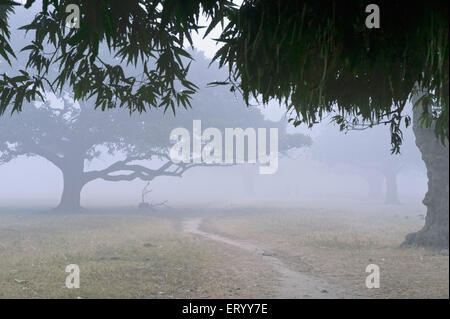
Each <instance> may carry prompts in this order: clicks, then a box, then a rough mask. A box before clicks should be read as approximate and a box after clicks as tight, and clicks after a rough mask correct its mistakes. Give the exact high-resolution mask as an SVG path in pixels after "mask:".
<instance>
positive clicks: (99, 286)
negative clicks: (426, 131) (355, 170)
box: [0, 202, 449, 298]
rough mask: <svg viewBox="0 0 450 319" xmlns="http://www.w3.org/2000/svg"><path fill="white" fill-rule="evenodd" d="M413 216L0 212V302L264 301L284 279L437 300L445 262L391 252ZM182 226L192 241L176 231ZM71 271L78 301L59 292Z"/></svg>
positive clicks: (230, 208) (413, 209) (251, 207)
mask: <svg viewBox="0 0 450 319" xmlns="http://www.w3.org/2000/svg"><path fill="white" fill-rule="evenodd" d="M421 214H423V207H421V206H420V205H400V206H398V205H396V206H385V205H361V204H357V203H350V204H349V203H346V204H333V206H330V205H325V204H321V203H289V204H286V203H283V204H282V203H279V204H278V203H273V202H272V203H259V204H256V203H235V204H226V203H215V204H213V205H205V204H198V205H193V204H179V205H173V206H172V207H171V208H170V209H165V210H161V211H158V212H149V213H145V212H139V211H138V210H137V209H134V208H123V209H118V208H115V209H88V210H86V211H85V212H83V213H81V214H78V215H75V214H71V215H64V214H57V213H46V212H40V211H32V210H26V211H25V210H11V209H2V210H0V298H273V297H280V296H284V295H280V293H279V292H280V291H281V290H282V289H281V290H280V288H283V287H282V286H283V285H285V282H284V281H283V276H284V277H285V276H286V273H288V275H296V276H297V278H298V279H299V280H301V278H306V279H307V280H309V279H311V280H313V283H314V282H320V283H321V284H323V285H327V286H326V287H332V288H327V289H326V290H327V291H321V293H322V295H323V297H324V298H326V297H328V298H329V297H333V295H334V291H333V289H334V287H336V288H337V287H339V290H336V291H339V293H338V294H336V295H338V296H339V297H346V298H448V297H449V287H448V286H449V257H448V252H433V251H426V250H423V249H419V248H408V249H403V248H399V245H400V243H401V242H402V240H403V239H404V236H405V235H406V234H407V233H409V232H412V231H416V230H418V229H420V227H421V226H422V225H423V222H424V221H423V220H422V216H419V215H421ZM192 220H197V221H199V222H198V225H197V226H198V230H199V231H200V232H201V233H200V234H196V233H192V232H187V231H186V223H187V222H189V221H192ZM204 234H207V235H206V236H204ZM210 235H211V236H213V237H211V238H208V237H207V236H210ZM214 236H216V237H217V238H220V239H225V241H230V242H228V243H227V242H221V241H220V240H216V239H217V238H216V237H214ZM233 243H239V244H244V245H247V247H256V248H255V250H254V251H252V250H251V249H252V248H251V249H250V250H248V249H242V247H239V246H238V245H233ZM261 252H262V253H261ZM73 263H74V264H78V265H79V266H80V269H81V280H80V289H67V288H65V278H66V276H67V275H68V274H67V273H65V267H66V266H67V265H68V264H73ZM278 264H280V265H282V268H279V267H278V266H277V265H278ZM368 264H377V265H379V266H380V271H381V276H380V278H381V280H380V288H379V289H367V288H366V287H365V278H366V276H367V275H368V274H367V273H365V268H366V266H367V265H368ZM283 267H284V268H283ZM283 272H284V273H283ZM316 279H317V280H318V281H314V280H316ZM290 289H294V288H292V287H291V288H290ZM322 290H325V289H322ZM328 290H329V291H328ZM284 291H285V292H284V293H285V294H286V293H290V291H292V290H284ZM286 291H287V292H286ZM342 291H344V292H345V295H342V294H341V293H340V292H342ZM308 296H310V294H304V295H303V294H302V295H301V296H299V295H295V296H294V295H293V297H297V298H301V297H305V298H306V297H308ZM310 297H315V295H313V294H311V296H310Z"/></svg>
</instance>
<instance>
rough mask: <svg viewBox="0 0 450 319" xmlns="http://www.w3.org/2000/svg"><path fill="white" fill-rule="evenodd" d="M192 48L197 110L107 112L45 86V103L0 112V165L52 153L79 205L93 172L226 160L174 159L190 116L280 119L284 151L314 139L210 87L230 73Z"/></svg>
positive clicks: (128, 175) (178, 172)
mask: <svg viewBox="0 0 450 319" xmlns="http://www.w3.org/2000/svg"><path fill="white" fill-rule="evenodd" d="M193 55H194V56H195V58H196V60H197V62H198V63H196V64H195V66H193V67H192V69H191V71H190V72H191V73H192V74H193V77H195V79H196V81H197V83H199V85H200V87H203V89H202V90H201V91H199V93H198V94H197V95H195V96H194V98H193V101H192V103H193V108H192V110H180V111H179V112H178V114H177V116H173V115H172V114H170V113H169V114H165V113H164V112H163V110H155V111H154V112H153V113H152V114H147V113H145V114H136V113H133V114H129V113H127V112H123V111H122V110H120V109H112V110H109V111H108V112H106V113H105V112H101V110H96V109H95V108H94V102H93V101H91V100H87V101H82V100H80V101H76V102H75V101H74V98H73V94H71V92H70V91H69V90H67V89H66V90H63V93H62V94H61V95H58V96H55V97H53V98H50V96H49V94H48V95H47V96H46V100H45V102H44V103H30V104H27V105H26V107H25V108H24V110H23V111H22V113H21V114H20V116H13V117H0V165H1V164H5V163H8V162H10V161H11V160H13V159H15V158H17V157H18V156H40V157H43V158H45V159H47V160H48V161H50V162H51V163H53V164H54V165H55V166H56V167H58V168H59V169H60V170H61V171H62V173H63V178H64V192H63V196H62V200H61V204H60V207H61V208H74V207H73V206H79V205H80V192H81V190H82V188H83V187H84V185H86V184H87V183H90V182H92V181H94V180H98V179H101V180H105V181H110V182H118V181H132V180H135V179H140V180H143V181H153V180H154V179H155V178H158V177H161V176H174V177H181V176H182V175H183V174H184V173H185V172H186V171H187V170H188V169H191V168H193V167H198V166H214V165H222V164H203V163H192V162H190V163H174V162H173V161H172V159H171V157H170V149H171V147H172V146H173V144H174V143H173V142H172V141H171V140H170V135H171V131H172V130H173V129H174V128H177V127H183V128H189V129H192V127H193V120H201V121H202V125H203V126H204V128H207V127H215V128H218V129H220V130H224V129H225V128H227V127H241V128H244V129H245V128H247V127H258V128H273V127H276V128H278V134H279V143H278V148H279V149H278V151H279V153H280V154H281V155H283V154H285V153H286V152H288V151H289V150H291V149H294V148H301V147H304V146H308V145H310V144H311V139H310V137H308V136H305V135H303V134H288V133H287V130H286V126H287V123H285V121H279V122H273V121H269V120H266V119H265V118H264V115H263V114H262V113H261V111H260V110H259V109H256V108H253V109H250V110H248V109H246V108H245V105H244V103H243V102H242V101H240V100H237V99H236V97H235V96H234V95H233V94H232V93H230V92H229V91H228V90H227V89H226V88H224V87H216V88H210V89H205V86H206V84H207V83H208V82H210V81H212V80H213V79H214V78H216V77H218V76H224V75H225V74H224V72H223V71H220V70H218V69H217V66H214V65H213V66H211V67H209V68H208V61H207V60H206V59H205V58H204V57H203V56H202V55H201V54H198V53H194V54H193ZM204 142H207V141H204ZM222 146H223V147H224V145H223V144H222ZM223 153H225V152H223ZM107 155H110V157H111V156H112V159H113V161H112V163H110V164H108V165H105V164H103V165H101V166H102V167H99V169H88V167H87V165H86V164H87V163H90V162H92V161H94V160H96V159H105V158H106V159H108V157H107ZM190 156H191V157H193V155H192V154H191V155H190ZM68 206H72V207H68Z"/></svg>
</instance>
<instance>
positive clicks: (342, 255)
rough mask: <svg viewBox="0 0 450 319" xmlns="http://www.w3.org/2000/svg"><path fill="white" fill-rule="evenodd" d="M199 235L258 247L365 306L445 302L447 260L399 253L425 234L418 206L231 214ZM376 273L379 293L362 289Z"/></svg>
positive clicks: (273, 209) (407, 251) (420, 251)
mask: <svg viewBox="0 0 450 319" xmlns="http://www.w3.org/2000/svg"><path fill="white" fill-rule="evenodd" d="M227 210H228V213H227V212H226V211H223V212H222V216H224V217H220V218H217V217H215V218H210V219H208V220H207V221H206V222H205V223H204V226H203V229H205V230H207V231H210V232H213V233H220V234H223V235H226V236H229V237H232V238H237V239H241V240H246V241H250V242H252V243H258V244H260V245H262V246H264V247H265V248H267V249H270V250H272V251H273V252H274V253H275V254H276V255H277V256H278V257H279V258H281V259H283V260H284V261H285V262H286V263H287V264H288V265H289V266H290V267H291V268H292V269H295V270H298V271H302V272H306V273H311V274H313V275H315V276H318V277H324V278H327V279H328V280H329V281H330V282H333V283H337V284H339V285H341V286H343V287H346V288H347V289H348V290H349V291H350V292H352V294H353V295H355V296H358V297H363V298H448V297H449V257H448V252H432V251H426V250H424V249H420V248H408V249H403V248H400V244H401V243H402V241H403V239H404V237H405V235H406V234H408V233H409V232H413V231H416V230H418V229H420V228H421V227H422V226H423V223H424V221H423V219H422V216H420V215H421V214H423V208H422V207H420V206H416V205H399V206H385V205H379V206H377V205H370V206H369V205H356V204H352V205H348V204H347V205H338V204H336V205H333V207H330V206H326V205H323V204H321V205H320V206H318V205H315V206H309V205H307V206H303V207H302V206H299V207H296V208H294V207H286V206H285V207H277V206H274V207H270V206H268V207H267V206H266V207H260V208H259V209H256V210H255V208H254V207H250V206H249V207H240V208H239V212H240V214H237V215H236V214H234V212H235V211H236V210H235V209H234V208H233V207H230V208H228V209H227ZM369 264H377V265H378V266H379V267H380V288H379V289H367V288H366V286H365V278H366V276H367V275H368V273H366V272H365V269H366V267H367V265H369Z"/></svg>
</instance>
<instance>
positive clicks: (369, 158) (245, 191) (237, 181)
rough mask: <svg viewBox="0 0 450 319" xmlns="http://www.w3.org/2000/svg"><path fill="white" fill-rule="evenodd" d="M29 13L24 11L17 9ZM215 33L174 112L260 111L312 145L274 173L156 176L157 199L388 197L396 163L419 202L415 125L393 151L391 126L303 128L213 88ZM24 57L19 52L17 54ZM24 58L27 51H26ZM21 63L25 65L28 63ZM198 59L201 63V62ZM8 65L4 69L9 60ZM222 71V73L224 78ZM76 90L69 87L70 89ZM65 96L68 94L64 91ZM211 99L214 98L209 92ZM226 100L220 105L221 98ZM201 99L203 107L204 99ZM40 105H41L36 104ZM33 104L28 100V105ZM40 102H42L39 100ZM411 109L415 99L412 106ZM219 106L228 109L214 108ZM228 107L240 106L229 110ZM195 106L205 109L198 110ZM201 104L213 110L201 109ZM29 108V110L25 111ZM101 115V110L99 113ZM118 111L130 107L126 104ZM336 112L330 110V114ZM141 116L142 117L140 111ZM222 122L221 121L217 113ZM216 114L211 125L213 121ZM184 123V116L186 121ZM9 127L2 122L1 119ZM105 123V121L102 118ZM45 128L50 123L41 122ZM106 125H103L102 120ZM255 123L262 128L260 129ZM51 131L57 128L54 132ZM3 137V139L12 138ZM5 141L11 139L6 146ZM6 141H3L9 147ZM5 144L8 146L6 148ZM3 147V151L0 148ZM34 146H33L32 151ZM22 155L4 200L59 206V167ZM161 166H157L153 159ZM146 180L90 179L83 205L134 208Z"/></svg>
mask: <svg viewBox="0 0 450 319" xmlns="http://www.w3.org/2000/svg"><path fill="white" fill-rule="evenodd" d="M19 10H22V11H24V10H23V9H19ZM31 14H32V12H31V11H28V10H25V12H22V13H21V14H20V15H13V17H12V20H11V25H12V26H13V27H14V28H15V27H17V26H19V25H20V24H22V23H23V22H24V21H18V20H17V17H21V19H25V18H30V17H31ZM215 33H217V32H213V33H212V34H211V35H210V36H209V37H208V38H206V39H202V35H201V34H199V35H195V37H194V40H195V43H196V47H197V49H198V50H199V51H193V54H194V57H195V59H196V60H197V61H196V62H194V65H193V67H192V69H191V72H190V78H191V79H193V82H194V83H196V84H198V83H199V82H201V85H199V87H200V89H199V92H198V93H197V94H196V97H194V100H193V103H192V110H188V111H187V112H191V111H192V112H191V114H189V115H186V114H187V112H186V111H184V110H181V111H180V112H179V113H178V114H177V115H176V116H175V118H181V119H183V117H185V116H189V118H190V119H200V120H203V121H205V120H206V118H208V119H209V120H210V119H211V117H212V116H217V118H218V119H217V120H218V121H220V117H221V116H222V115H223V114H225V113H223V112H226V114H227V117H228V123H226V125H225V126H226V127H232V126H231V125H230V124H232V123H233V121H236V123H239V124H240V126H241V127H242V128H243V129H245V128H246V127H252V125H251V123H250V124H248V125H247V126H245V125H246V124H245V122H240V119H242V118H243V117H246V116H247V113H249V112H250V111H252V112H253V113H255V112H257V113H261V114H262V115H261V116H263V118H264V119H265V120H266V121H269V122H267V125H268V126H270V123H282V124H277V125H281V126H282V127H283V128H285V129H286V134H288V133H289V134H295V133H298V134H303V135H306V136H309V137H310V138H311V140H312V144H311V145H309V146H304V147H300V148H292V149H290V150H289V151H288V152H287V154H283V155H282V154H280V157H279V165H278V171H277V172H276V173H275V174H273V175H260V174H258V170H257V169H256V167H257V165H253V164H240V165H233V166H227V167H198V168H193V169H191V170H189V171H187V172H186V173H185V174H184V175H183V177H182V178H179V177H166V176H161V177H157V178H155V179H154V180H152V181H151V186H150V188H151V189H152V193H151V194H150V195H149V198H150V197H151V199H152V200H167V201H168V202H169V203H170V202H177V201H183V202H185V201H192V202H197V201H202V202H205V201H206V202H208V201H217V200H225V201H228V200H240V201H241V200H264V201H267V200H274V201H286V200H289V201H297V202H299V201H300V202H301V201H309V200H319V201H360V202H365V201H367V202H375V203H376V202H379V203H382V202H383V201H385V195H386V192H387V184H386V180H387V178H386V174H385V171H386V169H388V168H389V167H391V168H392V167H395V168H396V169H397V170H398V172H396V183H397V186H398V196H397V197H398V201H399V203H408V202H414V203H417V202H420V201H421V200H422V198H423V196H424V194H425V192H426V187H427V184H426V183H427V179H426V171H425V167H424V165H423V163H422V161H421V159H420V153H419V151H418V149H417V148H416V147H415V145H414V135H413V133H412V130H411V127H409V128H407V129H406V128H405V129H404V145H403V147H402V154H394V155H392V154H391V152H390V147H391V146H390V136H389V128H388V127H385V126H379V127H375V128H372V129H368V130H363V131H350V132H347V133H346V132H340V131H339V129H338V127H337V126H336V125H333V124H332V123H331V124H330V120H328V119H325V120H324V121H323V122H322V123H321V124H317V125H316V126H314V127H313V128H312V129H308V128H306V127H303V126H299V127H293V126H292V125H291V124H290V123H288V118H289V115H288V114H286V112H285V108H284V106H280V105H277V104H276V103H275V102H272V103H269V105H267V106H261V105H259V106H258V105H257V102H256V101H252V103H253V104H255V105H256V106H251V107H250V108H247V107H246V106H245V104H244V103H243V102H242V99H241V97H240V96H239V94H237V93H230V92H229V90H228V88H226V87H220V88H210V87H208V85H207V83H208V81H207V80H206V79H208V80H210V81H215V80H222V79H223V78H225V75H226V73H225V72H226V71H225V70H218V69H217V66H216V65H215V64H213V65H212V66H210V67H208V66H207V65H208V63H209V61H210V58H211V57H212V55H213V52H214V51H215V50H217V44H215V42H214V41H213V40H212V38H214V34H215ZM23 36H24V35H23V33H20V32H18V31H16V33H14V34H13V39H14V38H16V39H19V40H18V41H16V42H17V43H15V42H14V41H13V46H16V47H17V46H20V43H21V41H20V39H21V38H23ZM20 59H21V55H19V60H20ZM22 59H23V57H22ZM24 63H25V61H22V62H21V64H24ZM197 64H199V65H197ZM3 67H5V68H6V66H5V65H4V66H3ZM220 77H222V78H220ZM69 93H70V92H69ZM65 94H67V92H66V93H65ZM205 97H213V98H205ZM214 97H216V98H220V103H219V104H220V105H218V104H217V103H216V100H215V98H214ZM60 98H61V97H56V96H52V95H48V99H49V101H51V103H52V107H53V108H55V109H57V108H58V99H60ZM200 104H201V105H200ZM37 105H39V103H38V104H37ZM27 107H30V106H27ZM34 107H36V105H35V106H34ZM408 107H409V109H411V105H410V104H409V105H408ZM214 108H222V110H220V111H217V114H216V111H215V110H214ZM227 108H230V109H233V110H235V111H234V112H229V111H227ZM196 110H199V112H197V113H196ZM202 110H207V111H206V114H202V112H203V111H202ZM25 111H26V110H25ZM96 112H97V113H99V112H101V111H100V110H99V111H96ZM119 112H123V113H126V112H127V111H126V110H125V109H124V110H121V111H119ZM169 113H170V112H167V113H166V114H162V112H159V111H158V110H150V111H149V112H147V113H146V114H144V115H143V116H145V117H146V118H152V119H154V120H155V119H156V121H158V119H161V118H164V119H165V120H164V121H162V122H161V123H160V124H159V125H160V126H164V125H165V127H164V128H163V129H162V130H161V131H162V132H169V131H170V129H172V128H174V127H176V126H175V124H174V123H172V122H173V121H171V120H170V119H171V118H173V115H172V114H169ZM21 116H22V114H20V113H19V114H17V113H16V114H13V115H12V116H11V117H10V116H9V115H5V116H3V117H2V118H1V122H2V123H7V122H8V121H12V119H13V118H15V119H17V118H20V117H21ZM330 117H331V116H330ZM134 118H135V119H136V120H137V117H134ZM214 120H216V119H214ZM214 120H213V121H211V123H214ZM181 121H182V120H181ZM2 125H3V124H2ZM99 125H100V124H99ZM40 129H41V130H45V129H46V128H45V127H40ZM99 129H100V130H101V129H102V127H101V126H100V127H99ZM255 129H256V128H255ZM49 134H53V133H49ZM169 138H170V136H169V134H166V135H165V136H161V137H160V140H162V141H164V140H165V141H167V143H168V142H169ZM14 142H15V141H13V140H11V141H8V140H7V139H6V138H4V139H3V143H14ZM4 145H6V144H4ZM3 147H5V146H3ZM3 150H4V149H3ZM1 152H2V150H1V149H0V154H1ZM30 152H31V151H30ZM29 155H33V154H32V152H31V154H25V155H20V156H18V157H17V158H15V159H13V160H11V161H8V162H6V163H4V164H3V165H0V189H1V192H0V206H27V207H28V206H43V207H52V206H55V205H57V204H58V201H59V200H60V196H61V193H62V189H63V178H62V173H61V171H60V170H59V169H58V168H57V167H56V166H55V165H53V164H52V163H51V162H49V161H48V160H46V159H44V158H42V157H39V156H29ZM122 158H123V155H122V154H102V155H101V156H99V157H97V158H95V159H93V160H91V161H88V160H86V161H85V168H84V169H85V171H87V170H92V169H102V168H104V167H106V166H108V165H110V164H111V163H114V162H115V161H117V160H120V159H122ZM150 165H155V164H150ZM145 184H146V182H145V181H141V180H139V179H135V180H132V181H119V182H108V181H103V180H95V181H92V182H90V183H88V184H87V185H86V186H85V187H84V188H83V190H82V196H81V203H82V206H86V207H89V206H116V205H119V206H122V205H123V206H135V205H137V204H138V203H139V201H140V199H141V191H142V189H143V187H144V186H145Z"/></svg>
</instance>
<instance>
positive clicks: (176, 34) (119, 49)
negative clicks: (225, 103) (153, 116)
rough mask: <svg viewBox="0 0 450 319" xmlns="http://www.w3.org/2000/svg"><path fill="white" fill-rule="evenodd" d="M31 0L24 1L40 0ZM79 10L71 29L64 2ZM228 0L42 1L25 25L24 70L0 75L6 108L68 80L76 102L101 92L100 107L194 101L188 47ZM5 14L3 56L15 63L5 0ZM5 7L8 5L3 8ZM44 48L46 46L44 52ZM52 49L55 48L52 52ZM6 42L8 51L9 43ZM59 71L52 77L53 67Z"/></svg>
mask: <svg viewBox="0 0 450 319" xmlns="http://www.w3.org/2000/svg"><path fill="white" fill-rule="evenodd" d="M34 2H35V1H34V0H28V1H27V3H26V5H25V7H27V8H29V7H31V6H32V5H34ZM68 4H76V5H78V6H79V8H80V13H81V15H82V16H81V19H80V20H81V23H80V28H78V29H77V28H68V27H66V25H65V23H66V18H67V16H68V13H66V11H65V10H66V6H67V5H68ZM230 5H231V4H230V3H229V2H228V1H220V2H216V1H211V0H199V1H184V0H179V1H149V0H140V1H115V0H101V1H91V0H70V1H56V0H43V1H42V9H41V11H40V12H39V13H38V14H37V15H36V16H35V17H34V19H33V21H32V22H31V23H29V24H27V25H24V26H23V27H22V28H21V29H23V30H26V31H27V32H29V33H30V34H32V36H33V39H32V41H31V43H29V44H28V45H26V46H25V47H24V48H23V49H22V51H26V52H27V53H28V61H27V65H26V69H27V70H30V71H27V70H20V72H22V75H21V76H20V77H13V78H11V77H8V76H7V75H6V74H2V75H0V94H1V95H0V96H2V99H1V102H0V114H1V113H3V112H4V111H5V110H6V108H7V107H8V106H9V105H10V104H13V109H12V111H16V110H17V111H20V109H21V106H22V103H23V102H24V98H25V99H26V100H27V101H29V100H35V99H36V98H38V97H41V98H42V96H41V95H40V92H41V91H43V90H44V89H45V90H51V91H53V92H56V91H60V92H61V90H62V88H63V87H64V86H65V85H69V86H70V87H71V88H72V89H73V92H74V97H75V99H76V100H80V99H81V100H85V99H88V98H91V97H95V106H96V107H101V108H102V109H103V110H104V109H107V108H114V107H117V106H119V107H127V108H129V109H130V111H139V112H141V111H143V110H145V108H146V107H163V108H164V109H166V110H167V109H168V108H171V109H172V110H173V111H175V105H182V106H183V107H185V108H186V107H188V106H189V105H190V96H191V95H192V94H193V93H194V92H195V90H196V85H195V84H194V83H192V82H190V81H188V80H187V77H186V75H187V72H188V69H189V63H187V64H186V63H183V59H184V60H186V59H188V60H189V59H190V58H191V57H190V55H189V53H188V52H187V51H186V50H185V49H184V45H185V44H186V41H187V43H189V44H190V45H192V39H191V35H190V34H191V32H193V31H197V30H198V29H199V23H198V18H199V15H200V13H201V12H203V13H204V14H205V15H206V16H223V15H224V13H223V11H224V10H227V8H228V7H229V6H230ZM1 7H2V12H3V14H2V15H0V32H1V33H0V35H1V36H2V37H1V38H0V41H1V42H2V43H3V44H4V45H2V50H1V51H0V54H1V55H2V56H3V57H4V58H5V59H6V61H7V62H8V63H11V61H10V59H9V57H8V53H9V54H10V55H14V53H13V52H12V50H11V47H10V46H9V43H8V41H6V40H7V39H8V38H9V31H8V25H7V16H8V13H11V12H12V11H13V5H12V4H11V3H10V2H7V4H5V5H2V6H1ZM5 10H6V11H5ZM102 44H103V45H105V44H106V45H107V47H108V50H109V53H110V54H112V55H114V57H115V60H116V62H119V63H113V64H111V63H107V62H105V61H103V60H102V59H101V58H100V56H99V48H100V47H101V46H102ZM44 47H45V49H46V50H44ZM49 47H50V52H49V51H48V49H49ZM3 48H4V49H3ZM124 66H134V68H135V71H136V72H135V73H138V75H136V74H133V75H127V74H126V72H125V71H124ZM52 68H54V69H57V70H58V75H57V76H56V77H50V76H49V73H50V71H51V69H52Z"/></svg>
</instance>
